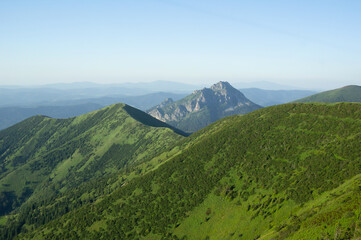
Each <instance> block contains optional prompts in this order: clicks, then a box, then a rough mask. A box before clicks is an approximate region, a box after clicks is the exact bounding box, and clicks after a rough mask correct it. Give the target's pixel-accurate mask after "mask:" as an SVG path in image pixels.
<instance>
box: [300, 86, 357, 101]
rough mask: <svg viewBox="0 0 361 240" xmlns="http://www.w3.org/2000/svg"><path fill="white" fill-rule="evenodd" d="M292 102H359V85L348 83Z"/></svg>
mask: <svg viewBox="0 0 361 240" xmlns="http://www.w3.org/2000/svg"><path fill="white" fill-rule="evenodd" d="M294 102H299V103H310V102H321V103H336V102H361V86H357V85H350V86H346V87H342V88H338V89H334V90H330V91H326V92H321V93H318V94H314V95H312V96H309V97H305V98H302V99H299V100H296V101H294Z"/></svg>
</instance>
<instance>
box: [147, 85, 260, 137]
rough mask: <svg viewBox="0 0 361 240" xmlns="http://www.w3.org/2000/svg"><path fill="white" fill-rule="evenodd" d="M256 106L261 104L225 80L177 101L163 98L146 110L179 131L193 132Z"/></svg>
mask: <svg viewBox="0 0 361 240" xmlns="http://www.w3.org/2000/svg"><path fill="white" fill-rule="evenodd" d="M259 108H261V106H259V105H257V104H255V103H253V102H252V101H250V100H249V99H247V98H246V97H245V96H244V95H243V94H242V93H241V92H240V91H238V90H237V89H235V88H234V87H232V86H231V85H230V84H229V83H228V82H218V83H216V84H214V85H213V86H211V87H210V88H203V89H202V90H196V91H194V92H193V93H192V94H191V95H189V96H187V97H185V98H183V99H181V100H179V101H175V102H173V101H171V100H169V99H167V100H166V101H164V102H163V103H162V104H160V105H157V106H155V107H153V108H151V109H150V110H149V111H148V113H149V114H150V115H152V116H153V117H155V118H157V119H159V120H161V121H164V122H166V123H168V124H170V125H173V126H175V127H177V128H179V129H181V130H183V131H187V132H194V131H197V130H199V129H201V128H203V127H205V126H207V125H209V124H210V123H212V122H215V121H217V120H219V119H221V118H223V117H225V116H230V115H234V114H246V113H249V112H251V111H254V110H256V109H259Z"/></svg>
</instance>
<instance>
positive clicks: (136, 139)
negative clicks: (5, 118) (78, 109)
mask: <svg viewBox="0 0 361 240" xmlns="http://www.w3.org/2000/svg"><path fill="white" fill-rule="evenodd" d="M180 134H183V133H182V132H181V131H179V130H177V129H174V128H172V127H170V126H168V125H167V124H165V123H163V122H161V121H158V120H156V119H154V118H153V117H151V116H149V115H148V114H146V113H144V112H142V111H140V110H137V109H135V108H132V107H130V106H128V105H125V104H115V105H112V106H109V107H106V108H104V109H101V110H98V111H95V112H91V113H88V114H85V115H82V116H79V117H75V118H69V119H53V118H49V117H45V116H35V117H32V118H29V119H27V120H25V121H23V122H21V123H19V124H16V125H15V126H13V127H10V128H8V129H5V130H3V131H0V202H1V204H0V216H1V215H4V214H7V213H9V212H11V211H12V210H14V209H17V208H18V207H20V206H21V205H22V204H23V203H24V202H25V201H28V202H29V201H40V200H41V199H46V198H49V197H50V196H57V195H58V194H59V193H61V192H66V191H69V190H71V189H73V188H76V187H79V185H81V184H83V183H85V182H89V181H91V180H94V179H98V178H100V177H101V178H104V176H106V175H109V174H112V173H115V172H117V173H119V171H120V170H127V169H129V168H131V167H133V166H137V165H139V164H142V163H143V162H146V160H147V159H149V158H151V157H154V156H155V155H158V154H159V153H160V152H161V151H164V149H166V148H167V147H168V146H171V145H173V144H174V143H175V142H176V141H178V140H180V139H181V138H182V136H181V135H180ZM149 167H151V164H150V165H149Z"/></svg>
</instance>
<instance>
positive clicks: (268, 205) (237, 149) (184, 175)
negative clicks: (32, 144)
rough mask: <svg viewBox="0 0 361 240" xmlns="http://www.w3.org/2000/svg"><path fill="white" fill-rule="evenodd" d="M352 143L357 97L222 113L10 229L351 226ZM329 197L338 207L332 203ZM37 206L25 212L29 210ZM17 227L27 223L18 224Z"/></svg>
mask: <svg viewBox="0 0 361 240" xmlns="http://www.w3.org/2000/svg"><path fill="white" fill-rule="evenodd" d="M359 149H361V104H357V103H340V104H329V105H325V104H286V105H279V106H274V107H269V108H265V109H261V110H258V111H255V112H252V113H250V114H247V115H244V116H232V117H228V118H225V119H223V120H221V121H218V122H216V123H214V124H212V125H210V126H208V127H206V128H205V129H203V130H201V131H199V132H197V133H195V134H193V135H191V136H190V137H189V138H187V139H185V140H183V141H182V142H181V143H180V145H179V146H178V147H176V148H175V149H173V150H172V152H169V153H168V154H167V153H164V154H165V156H166V155H168V156H170V157H169V158H168V160H167V161H165V162H164V163H163V164H161V165H159V166H158V167H157V168H155V169H154V170H152V171H149V172H147V173H145V174H144V175H142V176H140V177H136V178H133V179H132V180H130V181H129V182H127V184H124V185H123V186H122V187H117V188H115V189H114V190H113V191H112V192H111V193H108V194H104V195H103V197H102V198H101V199H99V200H98V201H97V202H89V203H86V204H83V205H82V206H81V207H79V208H76V209H74V210H72V211H71V212H70V213H67V214H64V215H62V216H61V217H57V218H54V220H52V221H50V222H49V223H47V224H43V223H41V222H40V223H39V222H35V221H33V222H31V220H28V222H26V220H24V221H25V225H24V226H23V233H22V234H21V235H19V238H20V239H23V238H24V239H29V238H30V239H31V238H34V237H35V236H36V237H37V238H39V239H49V238H60V239H62V238H65V239H69V238H83V239H100V238H103V239H111V238H113V239H257V238H260V239H270V238H273V239H285V238H295V239H302V238H304V237H305V236H307V237H306V238H310V239H316V238H317V237H319V238H320V237H322V236H323V235H324V234H326V235H327V234H330V235H332V234H335V232H336V233H337V234H340V236H341V235H342V234H352V233H353V234H355V232H357V231H358V228H356V226H358V225H357V224H358V222H357V219H358V217H359V215H358V212H359V211H360V209H361V208H360V205H359V201H358V200H357V199H358V198H357V196H358V195H356V194H359V193H358V191H359V187H358V186H359V180H357V179H359V177H358V176H359V174H361V152H360V151H359ZM352 178H353V179H352ZM348 179H351V180H349V181H347V180H348ZM345 189H346V190H345ZM347 189H353V190H352V191H354V193H352V194H350V193H349V191H348V190H347ZM348 203H352V205H349V204H348ZM337 206H340V207H343V208H342V209H341V210H340V211H339V212H337V211H338V210H337V211H336V210H335V207H337ZM349 206H352V208H350V207H349ZM37 209H38V208H35V209H33V210H31V209H30V210H28V211H29V212H28V213H27V214H28V215H29V214H30V215H31V216H34V218H36V216H39V213H38V212H37V211H38V210H37ZM40 209H41V208H40ZM337 209H339V208H338V207H337ZM352 209H354V210H352ZM334 211H336V212H337V213H336V214H334ZM350 211H354V212H355V215H353V214H352V213H349V212H350ZM323 213H325V214H323ZM328 213H330V214H328ZM41 214H42V216H47V213H46V212H42V213H41ZM48 217H50V216H48ZM328 219H331V221H329V222H328ZM314 222H316V223H317V224H318V225H316V224H312V223H314ZM329 223H330V226H329V227H327V226H328V225H327V224H329ZM325 225H327V226H326V227H324V226H325ZM14 226H16V225H14ZM317 226H321V227H320V228H317ZM25 228H27V229H33V228H35V230H31V231H30V232H28V233H25ZM347 229H351V230H347ZM352 229H353V230H352ZM355 229H356V230H355ZM347 231H348V232H349V233H346V232H347ZM338 232H339V233H338Z"/></svg>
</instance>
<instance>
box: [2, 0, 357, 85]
mask: <svg viewBox="0 0 361 240" xmlns="http://www.w3.org/2000/svg"><path fill="white" fill-rule="evenodd" d="M360 12H361V1H359V0H357V1H352V0H348V1H339V0H337V1H335V0H327V1H326V0H313V1H308V0H302V1H301V0H299V1H296V0H274V1H270V0H257V1H255V0H249V1H241V0H222V1H220V0H218V1H215V0H192V1H191V0H182V1H180V0H169V1H168V0H155V1H152V0H147V1H146V0H102V1H100V0H99V1H95V0H82V1H81V0H61V1H60V0H59V1H52V0H47V1H45V0H43V1H40V0H32V1H29V0H24V1H19V0H3V1H0V85H10V84H11V85H14V84H18V85H20V84H47V83H55V82H79V81H92V82H101V83H116V82H149V81H155V80H169V81H179V82H186V83H198V84H212V83H214V82H217V81H220V80H225V81H230V82H231V83H232V82H252V81H271V82H276V83H279V84H286V85H292V86H297V87H305V88H323V89H330V88H334V87H341V86H343V85H347V84H359V85H361V14H360Z"/></svg>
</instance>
